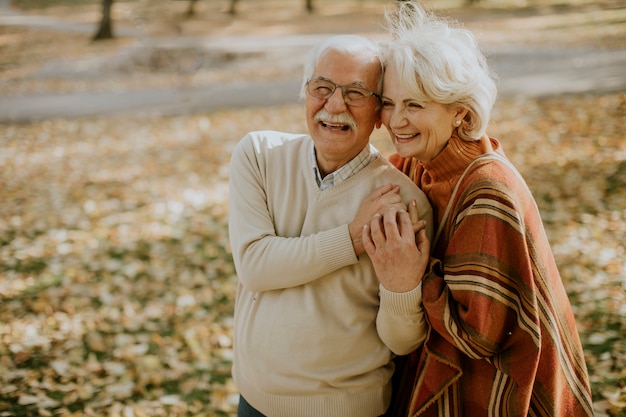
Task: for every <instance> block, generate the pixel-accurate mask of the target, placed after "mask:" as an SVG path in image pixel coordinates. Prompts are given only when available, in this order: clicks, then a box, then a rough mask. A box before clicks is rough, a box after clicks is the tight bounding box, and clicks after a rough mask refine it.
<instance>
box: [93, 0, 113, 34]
mask: <svg viewBox="0 0 626 417" xmlns="http://www.w3.org/2000/svg"><path fill="white" fill-rule="evenodd" d="M113 1H114V0H102V19H101V20H100V27H99V28H98V32H96V34H95V35H94V37H93V40H94V41H99V40H103V39H112V38H113V21H112V19H111V9H112V8H113Z"/></svg>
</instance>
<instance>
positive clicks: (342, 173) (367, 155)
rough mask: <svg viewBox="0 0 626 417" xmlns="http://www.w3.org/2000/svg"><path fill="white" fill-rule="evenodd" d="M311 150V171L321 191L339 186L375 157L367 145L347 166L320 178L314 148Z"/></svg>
mask: <svg viewBox="0 0 626 417" xmlns="http://www.w3.org/2000/svg"><path fill="white" fill-rule="evenodd" d="M311 149H312V150H311V164H312V167H313V171H314V172H315V179H316V180H317V185H318V186H319V187H320V189H321V190H322V191H323V190H326V189H328V188H331V187H334V186H336V185H339V184H341V183H342V182H344V181H345V180H347V179H348V178H350V177H351V176H353V175H354V174H356V173H357V172H359V171H360V170H362V169H363V168H365V167H366V166H367V165H368V164H369V163H370V161H371V160H372V159H373V158H374V157H375V153H373V152H372V150H371V149H370V145H368V146H366V147H365V148H363V150H362V151H361V152H359V153H358V155H357V156H355V157H354V158H352V159H351V160H350V161H349V162H348V163H347V164H345V165H344V166H342V167H341V168H339V169H338V170H336V171H334V172H331V173H330V174H328V175H326V176H325V177H324V178H322V173H321V172H320V169H319V167H318V166H317V160H316V159H315V147H312V148H311Z"/></svg>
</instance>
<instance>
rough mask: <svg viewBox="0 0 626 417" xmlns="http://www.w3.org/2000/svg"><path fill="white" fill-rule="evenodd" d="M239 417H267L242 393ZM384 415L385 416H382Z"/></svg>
mask: <svg viewBox="0 0 626 417" xmlns="http://www.w3.org/2000/svg"><path fill="white" fill-rule="evenodd" d="M237 417H265V414H261V413H260V412H259V411H258V410H257V409H256V408H254V407H252V406H251V405H250V404H248V401H246V399H245V398H243V396H242V395H240V396H239V408H237ZM381 417H384V416H381Z"/></svg>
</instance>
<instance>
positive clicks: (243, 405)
mask: <svg viewBox="0 0 626 417" xmlns="http://www.w3.org/2000/svg"><path fill="white" fill-rule="evenodd" d="M237 417H265V415H264V414H261V413H260V412H259V411H258V410H257V409H256V408H254V407H252V406H251V405H250V404H248V401H246V399H245V398H243V395H240V396H239V408H237Z"/></svg>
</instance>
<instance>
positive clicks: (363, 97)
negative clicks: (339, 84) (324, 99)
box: [343, 87, 372, 106]
mask: <svg viewBox="0 0 626 417" xmlns="http://www.w3.org/2000/svg"><path fill="white" fill-rule="evenodd" d="M371 95H372V93H371V92H370V91H369V90H368V89H366V88H359V87H346V88H345V89H344V90H343V99H344V100H345V101H346V103H348V104H350V105H352V106H363V105H364V104H365V103H367V99H368V97H369V96H371Z"/></svg>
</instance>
